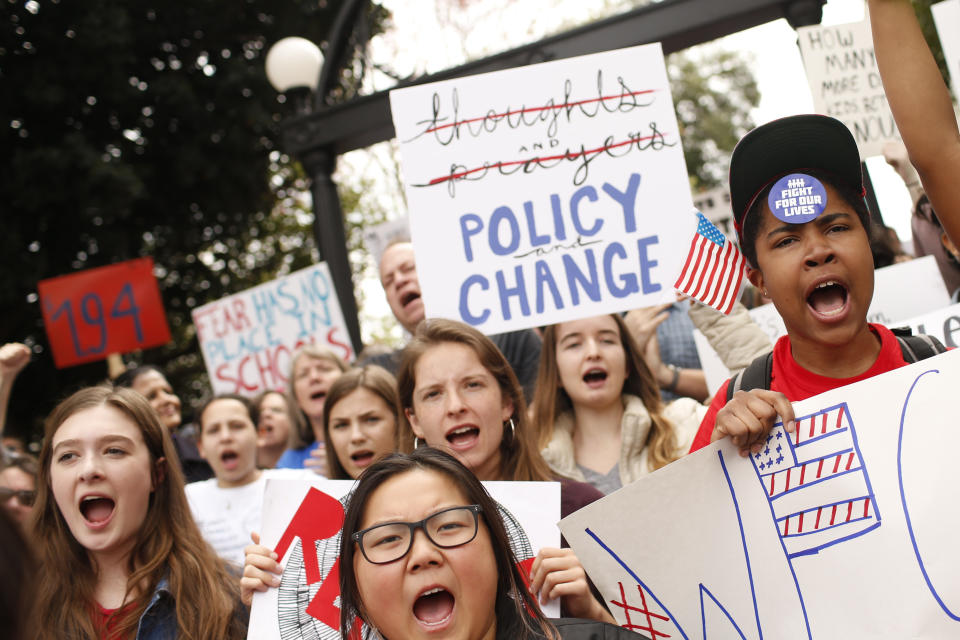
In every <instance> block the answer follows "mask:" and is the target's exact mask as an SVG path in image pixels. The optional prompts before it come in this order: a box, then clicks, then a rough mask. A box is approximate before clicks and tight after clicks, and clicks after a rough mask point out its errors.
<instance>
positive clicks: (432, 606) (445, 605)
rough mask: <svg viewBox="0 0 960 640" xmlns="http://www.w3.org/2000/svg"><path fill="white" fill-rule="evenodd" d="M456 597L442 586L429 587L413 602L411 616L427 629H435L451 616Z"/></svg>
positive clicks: (443, 624)
mask: <svg viewBox="0 0 960 640" xmlns="http://www.w3.org/2000/svg"><path fill="white" fill-rule="evenodd" d="M455 607H456V599H455V598H454V597H453V594H452V593H450V592H449V591H447V590H446V589H445V588H444V587H431V588H429V589H427V590H426V591H424V592H423V593H421V594H420V595H419V596H418V597H417V599H416V600H414V602H413V617H414V618H416V619H417V622H419V623H420V624H421V625H422V626H423V627H424V628H426V629H427V630H428V631H437V630H439V629H442V628H444V627H445V626H446V625H447V624H449V622H450V620H451V619H452V618H453V610H454V608H455Z"/></svg>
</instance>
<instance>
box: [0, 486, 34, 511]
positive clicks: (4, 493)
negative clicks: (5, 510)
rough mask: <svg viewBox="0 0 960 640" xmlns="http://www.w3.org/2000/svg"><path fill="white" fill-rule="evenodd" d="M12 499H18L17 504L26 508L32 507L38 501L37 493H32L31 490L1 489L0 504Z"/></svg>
mask: <svg viewBox="0 0 960 640" xmlns="http://www.w3.org/2000/svg"><path fill="white" fill-rule="evenodd" d="M12 497H16V498H17V502H19V503H20V505H21V506H24V507H32V506H33V502H34V501H35V500H36V499H37V492H36V491H31V490H30V489H8V488H7V487H0V503H3V502H6V501H7V500H9V499H10V498H12Z"/></svg>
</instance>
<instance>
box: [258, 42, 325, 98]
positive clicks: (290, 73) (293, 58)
mask: <svg viewBox="0 0 960 640" xmlns="http://www.w3.org/2000/svg"><path fill="white" fill-rule="evenodd" d="M322 65H323V54H321V53H320V49H319V48H318V47H317V45H315V44H314V43H312V42H310V41H309V40H307V39H306V38H298V37H289V38H283V39H282V40H279V41H278V42H277V43H276V44H274V45H273V46H272V47H270V50H269V51H268V52H267V60H266V67H267V79H268V80H269V81H270V84H272V85H273V88H274V89H276V90H277V91H278V92H280V93H285V92H287V91H289V90H291V89H309V90H310V91H315V90H316V88H317V83H318V82H319V81H320V67H321V66H322Z"/></svg>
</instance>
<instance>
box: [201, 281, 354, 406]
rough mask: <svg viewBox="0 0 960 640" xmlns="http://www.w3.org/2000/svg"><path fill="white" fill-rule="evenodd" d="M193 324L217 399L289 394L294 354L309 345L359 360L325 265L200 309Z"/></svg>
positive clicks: (345, 357)
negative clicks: (270, 391) (271, 392)
mask: <svg viewBox="0 0 960 640" xmlns="http://www.w3.org/2000/svg"><path fill="white" fill-rule="evenodd" d="M193 324H194V326H195V327H196V328H197V340H198V341H199V342H200V350H201V351H202V352H203V360H204V362H205V363H206V365H207V373H208V374H209V375H210V385H211V386H212V387H213V392H214V393H240V394H243V395H253V394H255V393H258V392H260V391H265V390H267V389H277V390H283V389H286V388H287V381H288V379H289V376H290V366H291V364H292V362H291V360H292V356H293V353H294V352H295V351H296V350H297V349H298V348H300V347H302V346H303V345H305V344H317V345H319V346H322V347H326V348H328V349H330V350H331V351H333V352H334V353H335V354H337V355H338V356H340V357H341V358H343V359H344V360H345V361H347V362H349V361H351V360H353V356H354V351H353V347H352V346H351V344H350V336H349V334H348V333H347V328H346V324H345V323H344V320H343V313H342V312H341V311H340V303H339V300H338V298H337V292H336V290H335V289H334V288H333V280H331V278H330V270H329V269H328V268H327V265H326V263H323V262H321V263H319V264H315V265H313V266H311V267H307V268H306V269H301V270H300V271H295V272H294V273H291V274H289V275H286V276H283V277H281V278H277V279H276V280H271V281H270V282H267V283H264V284H261V285H259V286H256V287H253V288H252V289H247V290H246V291H241V292H240V293H236V294H233V295H231V296H227V297H226V298H221V299H220V300H217V301H216V302H211V303H209V304H205V305H203V306H202V307H198V308H196V309H194V310H193Z"/></svg>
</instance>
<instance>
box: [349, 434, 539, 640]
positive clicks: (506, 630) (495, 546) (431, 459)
mask: <svg viewBox="0 0 960 640" xmlns="http://www.w3.org/2000/svg"><path fill="white" fill-rule="evenodd" d="M417 470H424V471H432V472H434V473H439V474H441V475H443V476H446V477H447V478H449V479H450V480H451V481H453V483H454V484H455V485H456V486H457V487H458V488H459V489H460V491H462V492H463V495H464V497H466V499H467V502H468V503H470V504H477V505H480V511H481V514H482V517H483V521H484V522H485V523H486V525H487V531H488V532H489V534H490V546H491V547H492V551H493V560H494V562H495V563H496V566H497V576H498V580H497V594H496V600H495V601H494V603H493V604H494V613H495V615H496V620H497V637H498V638H500V637H503V638H519V639H526V638H543V637H544V636H546V637H547V638H553V637H558V634H556V629H555V628H554V627H553V625H552V624H551V623H550V621H549V620H547V619H546V618H545V617H544V615H543V613H542V612H541V611H540V607H539V605H538V604H537V601H536V599H535V598H534V597H533V596H532V595H531V593H530V591H529V589H527V588H526V587H525V586H524V581H523V577H522V576H521V575H520V570H519V569H518V568H517V561H516V558H515V557H514V555H513V551H512V550H511V548H510V542H509V539H508V537H507V532H506V529H505V528H504V526H503V519H502V518H501V517H500V510H499V509H498V508H497V503H496V502H495V501H494V500H493V498H491V497H490V494H488V493H487V490H486V489H485V488H484V487H483V485H482V484H481V483H480V481H479V480H478V479H477V477H476V476H475V475H474V474H473V473H472V472H471V471H470V470H469V469H467V468H466V467H465V466H463V464H461V463H460V461H459V460H457V459H456V458H454V457H453V456H451V455H449V454H447V453H445V452H443V451H440V450H438V449H432V448H430V447H424V448H422V449H417V450H416V451H414V452H413V453H409V454H403V453H396V454H393V455H390V456H387V457H386V458H384V459H382V460H380V461H378V462H375V463H374V464H373V465H371V466H370V467H369V468H368V469H367V470H366V471H364V472H363V475H361V476H360V479H359V481H358V482H357V486H356V488H355V489H354V490H353V493H352V494H351V496H350V502H349V503H348V504H347V510H346V513H345V514H344V519H343V535H342V536H341V538H340V629H341V633H342V634H343V637H344V638H346V637H349V636H350V635H351V632H354V633H355V632H357V631H359V630H358V629H353V628H352V627H353V626H354V619H355V617H356V616H360V617H361V618H362V619H363V620H364V621H365V622H366V623H367V624H368V625H370V626H373V625H372V622H373V621H372V620H371V618H370V611H369V609H368V608H367V607H366V606H364V602H363V601H362V600H361V598H360V587H359V585H358V584H357V576H356V574H355V572H354V566H353V565H354V557H355V556H356V555H357V550H358V549H357V544H356V543H355V542H354V541H353V534H354V533H356V532H357V531H359V529H360V525H361V523H362V522H363V516H364V511H366V506H367V502H368V501H369V499H370V496H372V495H373V493H374V492H375V491H376V490H377V488H379V487H380V486H382V485H383V483H384V482H386V481H387V480H389V479H390V478H394V477H396V476H398V475H401V474H404V473H410V472H411V471H417ZM387 597H392V594H387ZM538 632H539V633H538ZM541 634H543V635H541ZM358 635H359V634H358Z"/></svg>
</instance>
